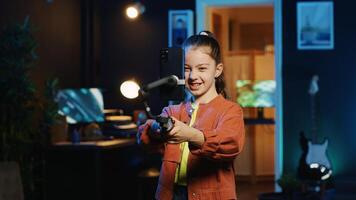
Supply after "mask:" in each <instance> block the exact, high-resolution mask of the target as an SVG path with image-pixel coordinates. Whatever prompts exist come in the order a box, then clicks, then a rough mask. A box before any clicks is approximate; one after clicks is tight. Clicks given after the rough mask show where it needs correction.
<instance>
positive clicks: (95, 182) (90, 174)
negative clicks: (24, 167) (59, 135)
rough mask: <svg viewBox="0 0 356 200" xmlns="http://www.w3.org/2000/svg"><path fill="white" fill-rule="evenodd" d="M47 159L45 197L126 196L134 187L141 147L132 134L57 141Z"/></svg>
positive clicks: (104, 198)
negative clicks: (124, 137) (97, 139)
mask: <svg viewBox="0 0 356 200" xmlns="http://www.w3.org/2000/svg"><path fill="white" fill-rule="evenodd" d="M46 159H47V171H46V177H47V180H46V181H47V184H46V191H47V195H46V196H47V198H46V199H51V200H57V199H58V200H63V199H65V200H71V199H73V200H74V199H75V200H79V199H85V200H94V199H95V200H111V199H125V198H124V197H126V196H128V195H130V194H131V195H132V194H135V190H136V189H137V187H136V183H135V181H136V178H135V177H136V174H137V172H138V171H139V167H140V166H139V160H140V148H138V146H137V145H136V142H135V139H134V138H130V139H115V140H108V141H96V142H94V141H91V142H81V143H78V144H72V143H70V142H59V143H56V144H54V145H53V146H51V147H50V148H49V149H48V152H47V155H46Z"/></svg>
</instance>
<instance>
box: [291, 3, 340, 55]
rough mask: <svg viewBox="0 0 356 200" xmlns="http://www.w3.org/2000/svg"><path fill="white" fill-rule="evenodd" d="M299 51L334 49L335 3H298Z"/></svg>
mask: <svg viewBox="0 0 356 200" xmlns="http://www.w3.org/2000/svg"><path fill="white" fill-rule="evenodd" d="M297 37H298V38H297V46H298V49H301V50H303V49H310V50H311V49H319V50H327V49H334V14H333V2H331V1H318V2H298V3H297Z"/></svg>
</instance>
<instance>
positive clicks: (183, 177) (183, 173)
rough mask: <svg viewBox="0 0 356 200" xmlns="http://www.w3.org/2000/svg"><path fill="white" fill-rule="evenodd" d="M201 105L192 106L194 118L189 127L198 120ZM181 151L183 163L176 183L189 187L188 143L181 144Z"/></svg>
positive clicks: (179, 167) (178, 171) (179, 168)
mask: <svg viewBox="0 0 356 200" xmlns="http://www.w3.org/2000/svg"><path fill="white" fill-rule="evenodd" d="M198 108H199V104H192V109H193V113H192V118H191V120H190V122H189V126H192V125H193V124H194V122H195V120H196V116H197V113H198ZM180 149H181V151H182V158H181V162H180V164H179V165H178V167H177V170H176V176H175V180H174V182H175V183H176V184H178V185H183V186H186V185H187V164H188V156H189V145H188V142H182V143H181V144H180Z"/></svg>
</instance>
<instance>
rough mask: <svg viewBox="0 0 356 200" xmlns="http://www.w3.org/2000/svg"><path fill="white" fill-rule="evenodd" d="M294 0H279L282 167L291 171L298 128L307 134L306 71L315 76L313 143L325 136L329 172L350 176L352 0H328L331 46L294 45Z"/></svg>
mask: <svg viewBox="0 0 356 200" xmlns="http://www.w3.org/2000/svg"><path fill="white" fill-rule="evenodd" d="M296 5H297V1H296V0H290V1H283V84H284V85H283V104H284V108H283V109H284V111H283V112H284V113H283V118H284V119H283V124H284V171H289V172H291V171H296V169H297V166H298V162H299V158H300V155H301V150H300V146H299V132H300V131H302V130H303V131H305V133H306V136H307V137H308V138H310V137H311V126H312V123H311V120H312V119H311V106H310V95H309V94H308V92H307V91H308V88H309V82H310V79H311V77H312V75H314V74H317V75H319V77H320V81H319V89H320V90H319V93H317V97H316V103H317V104H316V105H317V106H316V111H317V118H318V121H317V127H318V136H319V137H318V139H319V142H322V141H323V138H328V139H329V148H328V155H329V158H330V159H331V162H332V165H333V167H334V174H335V175H337V176H338V175H356V171H355V170H354V168H353V167H354V165H355V164H356V161H355V160H356V154H355V152H356V123H355V119H356V106H355V105H354V104H355V102H356V87H355V81H356V53H355V50H354V48H355V47H356V21H355V20H354V18H355V10H354V8H355V6H356V2H353V1H334V29H335V32H334V36H335V37H334V40H335V43H334V49H333V50H297V47H296V43H297V42H296Z"/></svg>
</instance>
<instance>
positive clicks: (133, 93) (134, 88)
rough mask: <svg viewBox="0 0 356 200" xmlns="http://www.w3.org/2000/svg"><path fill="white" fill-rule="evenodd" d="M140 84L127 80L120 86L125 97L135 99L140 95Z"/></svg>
mask: <svg viewBox="0 0 356 200" xmlns="http://www.w3.org/2000/svg"><path fill="white" fill-rule="evenodd" d="M139 90H140V86H139V85H138V84H137V83H136V82H135V81H132V80H131V81H125V82H123V83H122V84H121V86H120V92H121V94H122V95H124V97H126V98H128V99H134V98H136V97H138V91H139Z"/></svg>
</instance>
